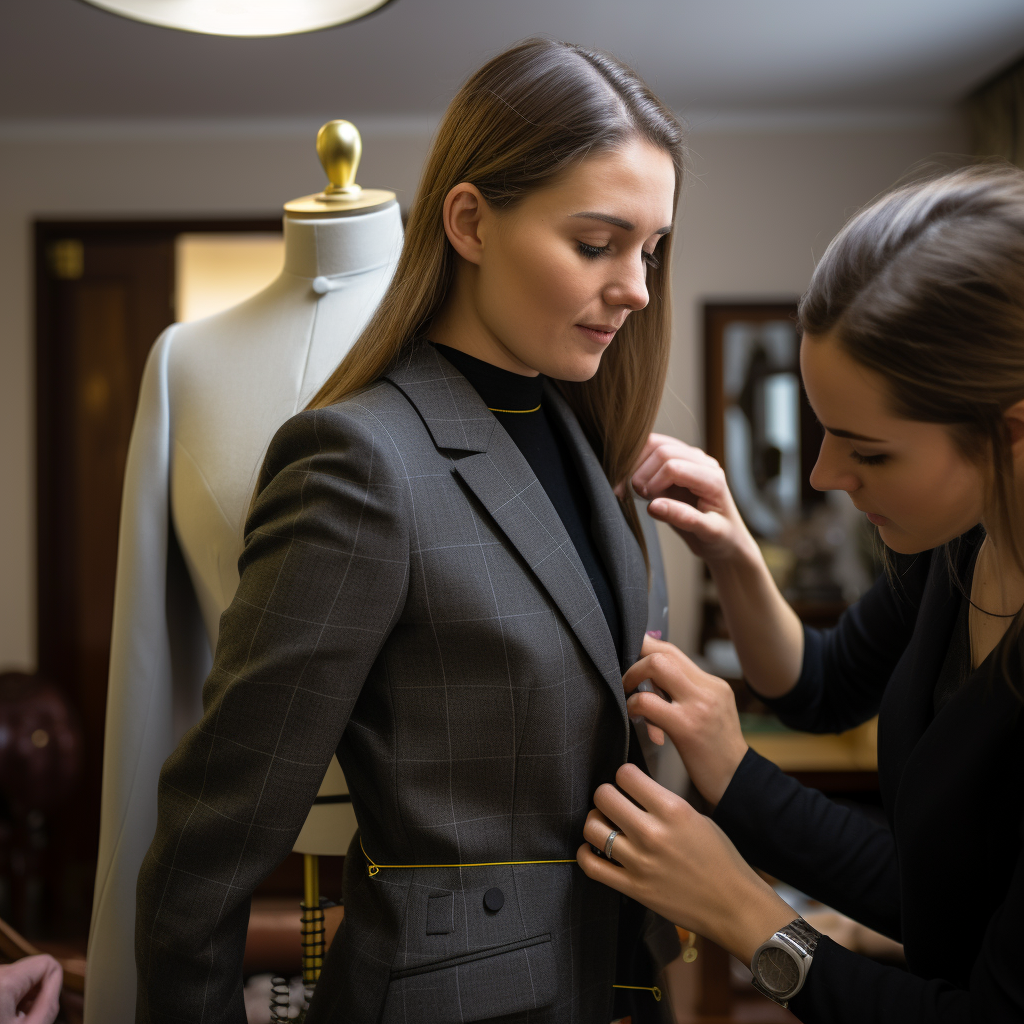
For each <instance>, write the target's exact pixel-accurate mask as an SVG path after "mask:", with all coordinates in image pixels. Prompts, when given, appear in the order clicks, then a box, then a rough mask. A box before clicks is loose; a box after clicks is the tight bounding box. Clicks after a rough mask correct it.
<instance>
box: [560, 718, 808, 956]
mask: <svg viewBox="0 0 1024 1024" xmlns="http://www.w3.org/2000/svg"><path fill="white" fill-rule="evenodd" d="M655 699H660V698H655ZM615 782H616V784H617V785H618V786H619V787H620V789H621V790H622V792H620V791H619V789H616V788H615V786H612V785H609V784H608V783H605V784H604V785H603V786H600V787H599V788H598V790H597V792H596V793H595V794H594V803H595V804H596V805H597V807H596V809H595V810H592V811H591V812H590V814H589V815H588V816H587V821H586V824H585V825H584V827H583V837H584V838H585V839H586V840H587V842H586V843H584V844H583V845H582V846H581V847H580V848H579V850H578V851H577V852H576V860H577V861H578V863H579V865H580V867H581V868H583V870H584V871H585V872H586V874H587V875H588V876H589V877H590V878H593V879H594V880H595V881H598V882H603V883H604V884H605V885H608V886H610V887H611V888H613V889H617V890H618V891H619V892H621V893H625V894H626V895H627V896H630V897H632V898H633V899H635V900H637V901H638V902H640V903H642V904H644V906H646V907H650V909H651V910H653V911H655V912H656V913H659V914H661V915H662V917H666V918H668V920H669V921H672V922H673V923H674V924H677V925H680V926H681V927H683V928H686V929H688V930H689V931H693V932H696V933H697V934H698V935H703V936H705V937H706V938H709V939H711V940H713V941H714V942H717V943H718V944H719V945H720V946H723V947H724V948H725V949H727V950H729V952H730V953H732V954H733V955H734V956H737V957H739V958H740V960H741V961H743V962H744V963H749V962H750V958H751V957H752V956H753V954H754V950H755V949H757V947H758V946H759V945H760V944H761V943H762V942H764V941H765V940H766V939H767V938H768V937H769V936H771V935H774V934H775V932H776V931H778V929H779V928H782V927H785V925H787V924H789V923H790V922H791V921H793V920H795V918H796V916H797V915H796V914H795V913H794V912H793V911H792V909H791V908H790V907H788V906H787V905H786V904H785V903H784V902H783V901H782V900H781V899H780V898H779V896H778V895H777V894H776V893H775V891H774V890H773V889H772V888H771V886H769V885H768V884H767V883H766V882H764V881H763V880H762V879H761V878H759V877H758V876H757V874H756V873H755V872H754V871H753V869H752V868H751V867H750V866H749V865H748V864H747V863H746V862H745V861H744V860H743V858H742V857H741V856H740V855H739V852H738V851H737V849H736V847H735V846H733V844H732V843H731V842H730V841H729V838H728V837H727V836H726V834H725V833H724V832H723V831H722V830H721V829H720V828H719V827H718V826H717V825H716V824H715V823H714V822H713V821H712V820H711V819H710V818H706V817H704V815H702V814H700V813H698V812H697V811H695V810H694V809H693V808H692V807H691V806H690V805H689V804H688V803H687V802H686V801H685V800H683V799H682V797H678V796H676V795H675V794H674V793H671V792H669V791H668V790H667V789H665V788H664V787H663V786H659V785H658V783H656V782H655V781H654V780H653V779H652V778H650V777H649V776H647V775H645V774H644V773H643V772H642V771H641V770H640V769H639V768H637V767H636V765H632V764H624V765H623V766H622V767H621V768H620V769H619V770H618V772H616V774H615ZM630 797H632V800H631V799H630ZM634 800H635V801H636V803H634V802H633V801H634ZM637 804H639V806H637ZM612 829H616V830H617V831H618V832H619V833H620V834H619V835H618V836H616V837H615V841H614V843H613V845H612V858H613V860H614V861H616V862H617V863H613V862H612V861H608V860H606V859H605V858H604V857H601V856H598V854H596V853H594V851H593V850H592V849H591V845H593V846H594V847H596V848H597V849H599V850H603V849H604V846H605V843H606V842H607V840H608V836H609V834H610V832H611V830H612ZM588 844H590V845H588ZM619 865H621V867H620V866H619Z"/></svg>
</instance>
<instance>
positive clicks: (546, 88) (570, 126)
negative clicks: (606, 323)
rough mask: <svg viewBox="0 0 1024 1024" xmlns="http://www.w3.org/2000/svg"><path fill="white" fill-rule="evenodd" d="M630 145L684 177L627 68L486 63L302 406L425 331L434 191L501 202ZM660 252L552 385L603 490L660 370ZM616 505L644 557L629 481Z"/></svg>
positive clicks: (654, 407) (364, 378) (664, 256)
mask: <svg viewBox="0 0 1024 1024" xmlns="http://www.w3.org/2000/svg"><path fill="white" fill-rule="evenodd" d="M637 138H639V139H642V140H644V141H646V142H649V143H651V144H653V145H655V146H657V147H658V148H660V149H662V150H664V151H665V152H666V153H668V154H669V155H670V156H671V157H672V160H673V163H674V165H675V169H676V189H675V198H674V201H673V209H674V208H675V202H676V201H677V200H678V197H679V189H680V184H681V181H682V173H683V129H682V126H681V125H680V123H679V121H678V120H677V119H676V117H675V116H674V115H673V114H672V112H671V111H670V110H669V109H668V108H667V107H666V106H665V105H664V104H663V103H661V101H660V100H658V98H657V97H656V96H655V95H654V94H653V93H652V92H651V91H650V89H648V88H647V86H646V85H645V84H644V82H643V81H642V80H641V79H640V77H639V76H638V75H637V74H636V72H634V71H632V70H631V69H630V68H628V67H627V66H626V65H625V64H622V63H621V62H620V61H618V60H616V59H615V58H614V57H611V56H609V55H607V54H604V53H596V52H593V51H590V50H585V49H583V48H582V47H580V46H575V45H572V44H569V43H559V42H553V41H551V40H546V39H531V40H527V41H526V42H523V43H520V44H518V45H517V46H513V47H512V48H511V49H509V50H506V51H505V52H504V53H501V54H499V55H498V56H497V57H494V58H493V59H492V60H490V61H488V63H487V64H485V65H484V66H483V67H482V68H480V70H479V71H477V72H476V73H475V74H474V75H473V76H472V77H471V78H470V79H469V80H468V81H467V82H466V83H465V85H463V87H462V88H461V89H460V90H459V93H458V95H456V97H455V99H454V100H453V101H452V103H451V106H449V108H448V111H447V113H446V114H445V116H444V119H443V120H442V122H441V125H440V127H439V129H438V132H437V136H436V138H435V140H434V144H433V147H432V149H431V153H430V156H429V158H428V159H427V163H426V167H425V169H424V172H423V178H422V180H421V182H420V187H419V191H418V192H417V195H416V200H415V202H414V204H413V207H412V210H411V212H410V215H409V223H408V227H407V230H406V237H405V245H404V247H403V249H402V254H401V256H400V258H399V261H398V266H397V268H396V270H395V276H394V278H393V279H392V282H391V285H390V287H389V288H388V290H387V291H386V292H385V294H384V297H383V299H382V300H381V303H380V306H379V307H378V308H377V311H376V312H375V313H374V315H373V317H372V318H371V319H370V321H369V323H368V324H367V325H366V327H365V329H364V330H363V333H362V334H361V335H360V336H359V338H358V340H357V341H356V343H355V344H354V345H353V347H352V348H351V350H350V351H349V353H348V355H346V357H345V358H344V359H343V360H342V362H341V364H340V365H339V366H338V368H337V369H336V370H335V371H334V373H332V374H331V376H330V377H329V378H328V379H327V382H326V383H325V384H324V386H323V387H322V388H321V389H320V391H319V392H318V393H317V394H316V396H315V397H314V398H313V400H312V401H311V402H310V404H309V408H311V409H318V408H322V407H323V406H326V405H331V404H333V403H334V402H338V401H340V400H341V399H343V398H345V397H346V396H348V395H351V394H353V393H354V392H356V391H358V390H360V389H361V388H364V387H366V386H367V385H368V384H370V383H371V382H372V381H374V380H376V379H377V378H378V377H380V376H381V375H382V374H384V373H385V372H386V371H387V369H388V368H389V367H390V366H391V365H392V364H393V363H394V362H396V361H397V360H398V358H399V357H400V356H401V353H402V350H403V349H404V348H405V347H406V346H407V345H409V344H410V343H412V342H413V341H414V340H415V339H416V338H417V337H422V336H423V335H424V334H425V333H426V332H427V331H429V329H430V323H431V320H432V319H433V318H434V317H435V316H436V315H437V313H438V312H439V310H440V309H441V307H442V305H443V303H444V301H445V299H446V298H447V295H448V292H449V290H450V288H451V286H452V281H453V279H454V275H455V267H456V254H455V250H454V249H453V248H452V246H451V243H450V242H449V241H448V238H447V236H446V235H445V232H444V226H443V223H442V208H443V204H444V200H445V196H446V195H447V194H448V192H449V191H450V190H451V189H452V188H453V187H454V186H455V185H457V184H459V182H463V181H466V182H469V183H471V184H473V185H475V186H476V187H477V188H478V189H479V190H480V192H481V193H482V194H483V196H484V198H485V199H486V200H487V202H488V203H489V204H490V205H491V206H493V207H495V208H498V209H501V210H508V209H511V208H512V207H513V206H514V205H515V204H516V203H517V202H518V201H519V200H521V199H523V198H524V197H525V196H527V195H529V194H530V193H531V192H534V191H536V190H537V189H540V188H543V187H544V186H545V185H551V184H553V183H554V181H555V179H556V178H557V177H558V175H560V174H562V173H564V172H565V171H567V170H568V169H569V168H570V167H572V166H573V165H574V164H575V163H576V162H577V161H579V160H581V159H583V158H585V157H586V156H587V155H589V154H591V153H596V152H599V151H604V150H608V149H612V148H615V147H617V146H621V145H623V144H624V143H626V142H628V141H630V140H632V139H637ZM670 281H671V260H670V247H669V245H668V244H665V243H663V248H662V252H661V253H659V266H658V267H653V266H652V267H651V269H650V270H649V271H648V280H647V286H648V293H649V296H650V301H649V302H648V305H647V306H646V307H645V308H644V309H642V310H639V311H637V312H634V313H632V314H630V316H629V317H627V319H626V321H625V324H624V325H623V326H622V327H621V328H620V329H619V331H618V333H617V334H616V336H615V341H614V342H613V344H612V345H611V346H610V347H609V349H608V351H607V352H606V353H605V354H604V357H603V358H602V360H601V365H600V368H599V370H598V372H597V373H596V375H595V376H594V377H593V378H592V379H591V380H588V381H584V382H582V383H568V382H556V383H557V384H558V386H559V388H560V389H561V391H562V394H563V395H564V396H565V399H566V401H567V402H568V403H569V405H570V406H571V407H572V409H573V411H574V412H575V414H576V416H577V418H578V419H579V421H580V425H581V426H582V428H583V430H584V431H585V432H586V434H587V436H588V437H589V439H590V441H591V443H592V444H593V445H594V448H595V450H596V451H597V452H598V453H599V455H600V457H601V460H602V465H603V468H604V471H605V474H606V475H607V477H608V480H609V482H610V483H611V484H612V485H613V486H617V485H619V484H621V483H623V482H624V481H626V479H627V477H628V476H629V472H630V469H631V468H632V466H633V463H634V462H635V461H636V458H637V456H638V455H639V454H640V451H641V449H642V448H643V445H644V442H645V441H646V439H647V435H648V433H649V432H650V430H651V428H652V426H653V424H654V418H655V416H656V415H657V411H658V404H659V402H660V400H661V392H662V389H663V388H664V384H665V375H666V372H667V369H668V356H669V345H670V337H671V318H670V308H669V282H670ZM624 492H625V497H624V498H620V504H621V506H622V510H623V513H624V515H625V516H626V518H627V521H628V522H629V524H630V527H631V529H632V530H633V533H634V535H635V536H636V538H637V540H638V541H639V543H640V546H641V548H642V549H643V551H644V555H645V558H646V545H645V544H644V540H643V534H642V532H641V529H640V522H639V519H638V517H637V514H636V509H635V506H634V505H633V502H632V500H631V496H630V493H629V488H628V486H627V487H626V488H625V489H624Z"/></svg>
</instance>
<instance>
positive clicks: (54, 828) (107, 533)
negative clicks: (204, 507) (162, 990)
mask: <svg viewBox="0 0 1024 1024" xmlns="http://www.w3.org/2000/svg"><path fill="white" fill-rule="evenodd" d="M280 226H281V225H280V221H279V220H253V221H244V222H235V221H198V222H196V221H188V222H184V221H160V222H146V223H142V222H62V223H58V222H38V223H37V224H36V230H35V242H36V352H37V359H36V374H37V378H36V396H37V455H36V461H37V500H38V517H37V523H38V534H37V548H38V576H37V579H38V584H37V585H38V622H39V626H38V645H39V650H38V664H39V672H40V674H41V675H43V676H45V677H47V678H49V679H50V680H52V681H53V682H55V683H57V684H58V685H59V686H60V687H61V688H62V689H63V691H64V693H65V694H66V695H67V697H68V698H69V700H70V702H71V704H72V706H73V707H74V709H75V711H76V712H77V715H78V718H79V721H80V723H81V726H82V732H83V741H84V751H83V754H84V759H83V773H82V779H81V782H80V785H79V788H78V791H77V794H76V797H75V798H74V799H73V800H71V801H69V802H68V803H67V804H66V805H65V806H64V807H63V808H62V809H61V810H60V812H59V813H58V814H57V815H54V820H52V821H50V822H48V824H47V829H46V833H47V842H48V845H49V850H50V852H49V855H48V856H47V858H46V860H47V861H48V862H49V863H48V866H47V868H46V869H45V871H44V875H45V878H44V879H43V886H42V891H43V894H44V899H45V902H46V906H45V907H44V908H41V910H42V915H41V919H42V920H44V921H46V922H48V928H47V930H48V931H49V930H56V931H59V932H70V933H77V934H80V933H82V932H83V930H85V929H87V928H88V921H89V914H90V910H91V902H92V890H93V880H94V875H95V867H96V852H97V844H98V841H99V807H100V788H101V780H102V766H103V727H104V720H105V715H106V701H107V671H108V663H109V659H110V628H111V624H112V620H113V606H114V577H115V571H116V566H117V538H118V527H119V522H120V511H121V490H122V484H123V478H124V468H125V462H126V459H127V455H128V442H129V439H130V436H131V428H132V422H133V420H134V416H135V407H136V404H137V401H138V393H139V385H140V383H141V380H142V372H143V368H144V366H145V361H146V357H147V356H148V354H149V350H150V348H151V347H152V345H153V342H154V341H155V340H156V338H157V337H158V336H159V334H160V332H161V331H162V330H163V329H164V328H165V327H167V325H168V324H170V323H171V322H172V321H173V320H174V308H173V304H174V286H175V252H174V245H175V239H176V238H177V236H178V235H179V234H182V233H184V232H196V231H210V232H224V231H230V232H234V231H239V232H241V231H264V232H265V231H275V230H277V231H279V230H280ZM33 916H38V915H33Z"/></svg>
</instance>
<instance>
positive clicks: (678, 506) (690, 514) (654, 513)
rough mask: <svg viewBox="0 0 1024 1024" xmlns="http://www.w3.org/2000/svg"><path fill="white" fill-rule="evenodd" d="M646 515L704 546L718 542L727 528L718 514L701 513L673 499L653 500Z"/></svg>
mask: <svg viewBox="0 0 1024 1024" xmlns="http://www.w3.org/2000/svg"><path fill="white" fill-rule="evenodd" d="M647 514H648V515H649V516H650V517H651V518H652V519H656V520H657V521H658V522H659V523H665V524H666V525H667V526H671V527H674V528H675V529H677V530H678V531H679V532H680V533H690V534H693V535H694V536H695V537H697V538H698V540H700V541H703V542H704V543H705V544H708V543H712V542H714V541H716V540H719V539H720V538H721V537H722V535H723V534H724V533H725V532H726V530H727V529H728V528H729V522H728V520H727V519H726V518H725V517H724V516H723V515H722V514H721V513H720V512H701V511H700V509H698V508H697V507H696V506H695V505H691V504H690V503H689V502H686V501H676V500H675V499H673V498H655V500H654V501H652V502H651V503H650V504H649V505H648V506H647Z"/></svg>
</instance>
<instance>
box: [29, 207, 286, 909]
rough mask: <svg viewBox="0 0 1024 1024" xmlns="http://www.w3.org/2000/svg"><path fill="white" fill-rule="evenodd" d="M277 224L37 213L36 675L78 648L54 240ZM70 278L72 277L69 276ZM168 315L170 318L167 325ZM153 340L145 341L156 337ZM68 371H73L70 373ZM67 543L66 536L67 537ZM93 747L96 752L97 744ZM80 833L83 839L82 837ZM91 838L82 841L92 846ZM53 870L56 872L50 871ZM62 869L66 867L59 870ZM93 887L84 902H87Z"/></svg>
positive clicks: (94, 796)
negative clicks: (72, 631)
mask: <svg viewBox="0 0 1024 1024" xmlns="http://www.w3.org/2000/svg"><path fill="white" fill-rule="evenodd" d="M281 231H282V222H281V218H280V217H245V218H238V219H233V218H225V217H217V218H199V217H189V218H169V219H159V220H157V219H145V220H128V219H105V220H96V219H70V218H52V219H51V218H40V219H38V220H36V221H35V222H34V223H33V242H34V278H35V279H34V289H35V323H34V336H35V350H36V351H35V376H36V379H35V385H34V391H35V399H36V423H35V467H36V486H35V498H36V514H35V523H36V588H37V589H36V615H37V628H36V637H37V639H36V656H37V664H38V666H39V672H40V674H41V675H45V676H49V677H50V678H52V679H53V680H54V681H55V682H61V681H62V677H66V679H67V681H68V682H71V681H72V680H73V679H75V678H76V675H77V672H76V666H75V664H74V659H75V654H76V651H77V650H78V648H77V647H75V646H74V640H73V638H72V637H70V636H68V635H67V630H68V625H69V623H70V622H71V621H73V619H72V616H73V615H74V611H75V608H76V607H77V605H76V604H75V603H74V602H75V600H76V598H75V596H74V595H73V593H71V591H70V590H69V585H68V579H67V576H66V572H65V571H64V568H63V567H62V564H61V560H62V557H63V556H62V554H61V551H63V550H64V548H65V547H66V544H65V543H64V542H63V539H62V537H61V534H65V535H66V534H67V532H68V527H67V524H68V522H69V517H70V515H72V514H73V511H72V510H69V509H67V508H65V507H64V506H63V496H64V493H65V489H66V487H67V481H68V474H69V473H70V472H71V469H72V466H73V462H72V455H71V453H70V452H68V451H67V450H66V446H65V445H64V444H63V442H64V441H65V440H66V438H67V437H68V436H69V433H68V432H69V428H70V426H71V424H69V421H68V419H67V416H68V410H67V408H66V403H67V399H66V396H63V395H62V394H61V393H60V385H58V384H56V383H55V382H56V381H58V380H59V379H63V378H62V377H61V375H60V374H59V373H58V372H57V368H59V367H67V366H68V361H69V360H70V359H71V358H72V350H71V349H70V348H69V341H68V338H69V337H70V336H69V335H68V334H67V332H66V331H65V329H64V327H63V325H62V323H61V321H60V319H59V317H60V316H61V315H62V314H61V308H62V307H63V306H64V305H65V303H64V302H63V301H62V300H61V296H60V292H59V289H60V288H61V287H66V286H67V283H68V282H67V280H62V279H61V278H60V277H59V276H58V275H57V274H56V273H55V272H54V271H53V269H52V265H51V258H52V253H53V252H54V250H53V248H52V247H53V245H54V243H56V242H59V241H62V240H78V241H81V242H82V243H84V245H85V246H86V251H88V245H89V243H90V242H92V243H97V242H106V243H109V244H111V245H115V244H116V243H117V242H118V241H121V242H123V243H126V244H137V243H146V242H153V243H167V244H168V245H173V242H174V240H175V239H176V238H177V237H178V236H180V235H182V234H223V233H232V234H243V233H255V232H261V233H280V232H281ZM68 276H73V275H68ZM166 284H167V288H168V289H169V290H168V293H167V294H168V299H169V300H170V297H171V296H172V295H173V293H174V285H175V281H174V267H173V262H172V263H171V266H170V269H169V279H168V280H167V282H166ZM172 319H173V314H171V315H169V316H168V321H167V322H168V323H170V322H171V321H172ZM156 340H157V339H156V337H155V336H154V337H153V338H152V339H151V342H150V343H155V342H156ZM69 372H70V371H69ZM68 543H70V540H68ZM79 699H80V698H79V697H78V696H75V697H74V698H73V699H72V703H73V705H75V706H77V705H78V704H79ZM92 733H93V735H92V737H91V738H92V749H91V751H90V753H89V755H88V756H89V762H90V765H91V766H92V768H91V769H86V768H85V767H83V773H84V776H85V777H86V778H88V777H89V774H90V771H95V767H96V766H95V761H96V759H97V758H99V759H100V760H101V759H102V742H101V740H102V733H100V735H99V736H96V735H95V726H93V728H92ZM97 748H98V749H97ZM93 785H94V784H90V786H89V788H88V791H83V792H82V793H81V796H82V798H83V799H84V800H85V801H86V802H87V803H92V802H94V801H98V793H96V792H95V791H94V788H93ZM83 838H84V837H83ZM91 843H92V837H91V836H90V838H89V839H88V841H87V842H86V844H85V845H86V847H88V846H91ZM67 856H68V858H69V863H70V861H72V860H73V861H74V862H75V863H80V864H81V865H82V866H83V867H82V868H81V869H75V870H76V871H78V872H79V874H80V873H81V871H82V870H84V869H85V866H86V865H87V864H88V863H91V862H95V858H96V850H95V849H94V848H91V849H90V848H83V846H82V844H81V843H79V844H77V846H76V847H75V848H74V849H71V850H68V851H67ZM53 870H54V871H55V872H56V871H57V870H58V869H57V868H56V867H54V868H53ZM61 870H64V869H61ZM46 884H47V888H48V889H49V892H50V893H51V899H53V900H56V901H58V902H57V903H56V904H55V905H54V906H53V907H52V908H51V910H52V913H53V914H54V916H55V917H56V918H58V919H59V921H58V923H59V924H60V923H63V917H64V908H63V904H62V903H61V902H60V900H61V896H60V894H61V892H62V879H61V878H59V877H56V875H55V876H54V877H48V878H46ZM91 895H92V894H91V890H90V892H89V893H88V900H91Z"/></svg>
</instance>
